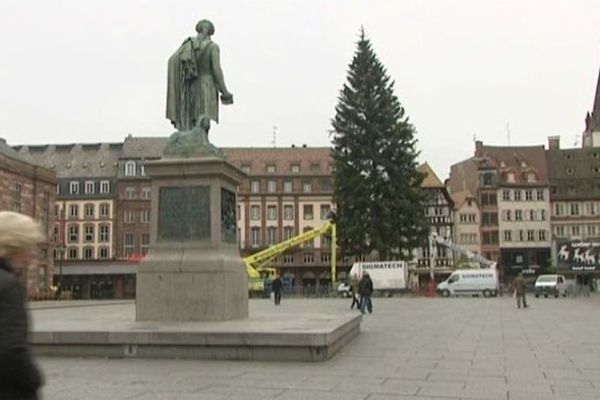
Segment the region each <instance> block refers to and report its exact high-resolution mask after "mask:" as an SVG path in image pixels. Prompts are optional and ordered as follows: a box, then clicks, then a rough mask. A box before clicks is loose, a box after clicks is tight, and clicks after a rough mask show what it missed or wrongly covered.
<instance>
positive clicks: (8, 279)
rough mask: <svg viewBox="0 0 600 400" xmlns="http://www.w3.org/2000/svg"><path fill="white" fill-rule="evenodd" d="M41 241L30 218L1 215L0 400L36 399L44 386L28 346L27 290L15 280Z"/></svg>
mask: <svg viewBox="0 0 600 400" xmlns="http://www.w3.org/2000/svg"><path fill="white" fill-rule="evenodd" d="M41 240H42V234H41V230H40V227H39V225H38V224H37V223H36V222H34V221H33V220H32V219H31V218H29V217H27V216H25V215H22V214H17V213H13V212H6V211H3V212H0V399H19V400H35V399H37V398H38V390H39V389H40V387H41V386H42V384H43V378H42V374H41V372H40V370H39V369H38V367H37V365H36V363H35V362H34V360H33V358H32V356H31V353H30V350H29V346H28V344H27V329H28V316H27V312H26V311H25V301H26V289H25V286H24V285H23V284H22V283H21V280H20V279H19V277H18V276H19V275H21V274H22V273H23V271H24V270H25V268H27V266H28V265H29V264H30V263H31V258H32V253H33V250H34V247H35V245H36V244H37V243H38V242H39V241H41Z"/></svg>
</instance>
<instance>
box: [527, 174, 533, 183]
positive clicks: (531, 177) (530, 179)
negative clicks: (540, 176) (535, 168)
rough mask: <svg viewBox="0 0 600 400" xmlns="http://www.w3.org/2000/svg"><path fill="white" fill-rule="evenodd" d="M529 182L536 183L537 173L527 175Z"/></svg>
mask: <svg viewBox="0 0 600 400" xmlns="http://www.w3.org/2000/svg"><path fill="white" fill-rule="evenodd" d="M527 182H529V183H535V173H533V172H528V173H527Z"/></svg>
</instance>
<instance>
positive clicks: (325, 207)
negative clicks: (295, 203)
mask: <svg viewBox="0 0 600 400" xmlns="http://www.w3.org/2000/svg"><path fill="white" fill-rule="evenodd" d="M330 213H331V206H330V205H329V204H321V219H329V218H330Z"/></svg>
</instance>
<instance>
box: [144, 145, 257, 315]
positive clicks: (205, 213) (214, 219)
mask: <svg viewBox="0 0 600 400" xmlns="http://www.w3.org/2000/svg"><path fill="white" fill-rule="evenodd" d="M145 171H146V174H147V175H148V176H150V177H151V179H152V213H151V215H152V216H153V218H152V221H151V223H152V232H151V237H150V251H149V253H148V255H147V256H146V258H145V259H144V261H143V262H142V263H140V265H139V267H138V273H137V299H136V320H137V321H225V320H232V319H239V318H246V317H247V316H248V277H247V274H246V268H245V265H244V262H243V260H242V259H241V257H240V255H239V250H238V241H237V225H236V222H237V219H236V207H237V206H236V191H237V186H238V185H239V183H240V182H241V180H242V178H243V173H242V172H241V171H240V170H238V169H237V168H235V167H234V166H232V165H231V164H229V163H227V162H226V161H225V160H224V159H223V158H220V157H199V158H179V159H178V158H163V159H161V160H157V161H151V162H146V164H145Z"/></svg>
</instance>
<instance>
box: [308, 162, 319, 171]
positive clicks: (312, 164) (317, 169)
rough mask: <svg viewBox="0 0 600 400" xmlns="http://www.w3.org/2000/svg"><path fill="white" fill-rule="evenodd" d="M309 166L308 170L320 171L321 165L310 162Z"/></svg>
mask: <svg viewBox="0 0 600 400" xmlns="http://www.w3.org/2000/svg"><path fill="white" fill-rule="evenodd" d="M309 168H310V172H313V173H317V172H321V166H320V165H319V164H317V163H311V164H310V167H309Z"/></svg>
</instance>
